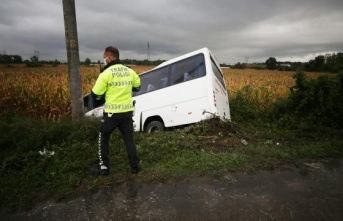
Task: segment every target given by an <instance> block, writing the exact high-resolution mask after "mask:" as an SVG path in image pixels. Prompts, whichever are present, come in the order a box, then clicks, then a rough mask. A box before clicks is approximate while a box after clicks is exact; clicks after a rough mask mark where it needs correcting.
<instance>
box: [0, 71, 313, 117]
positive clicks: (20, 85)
mask: <svg viewBox="0 0 343 221" xmlns="http://www.w3.org/2000/svg"><path fill="white" fill-rule="evenodd" d="M132 68H133V69H134V70H135V71H136V72H138V73H143V72H145V71H148V70H150V69H152V68H153V67H152V66H132ZM223 72H224V75H225V78H226V84H227V86H228V88H229V97H230V99H233V98H235V96H236V94H237V92H238V91H241V92H242V91H243V93H244V96H246V97H248V98H249V99H252V100H254V101H256V102H257V103H258V104H259V106H261V107H266V106H269V105H271V104H272V103H274V102H275V101H276V100H277V99H279V98H285V97H287V95H288V93H289V88H290V87H291V86H293V85H294V79H293V78H292V76H293V74H294V72H280V71H269V70H253V69H245V70H241V69H227V68H224V69H223ZM67 73H68V70H67V66H66V65H59V66H57V67H51V66H49V67H40V68H28V67H11V68H6V67H3V66H2V67H0V81H1V83H2V84H1V88H0V93H1V95H2V96H1V98H0V100H1V106H0V114H3V113H4V112H6V111H7V110H9V109H12V110H13V109H14V110H17V111H19V112H25V113H28V114H30V115H32V116H35V117H37V118H40V119H60V118H61V117H64V116H68V115H70V113H71V110H70V94H69V83H68V74H67ZM98 74H99V66H90V67H85V66H81V75H82V82H83V85H82V87H83V93H84V94H87V93H88V92H89V91H90V90H91V88H92V86H93V85H94V83H95V80H96V78H97V76H98ZM318 75H319V74H315V73H311V74H310V76H313V77H316V76H318Z"/></svg>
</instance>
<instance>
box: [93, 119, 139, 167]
mask: <svg viewBox="0 0 343 221" xmlns="http://www.w3.org/2000/svg"><path fill="white" fill-rule="evenodd" d="M132 113H133V112H126V113H114V114H108V113H104V115H103V119H102V121H101V124H100V133H99V159H100V165H101V166H106V167H107V168H109V157H108V155H109V139H110V135H111V134H112V133H113V131H114V130H115V129H116V128H118V129H119V131H120V133H121V135H122V138H123V140H124V142H125V147H126V152H127V156H128V159H129V162H130V166H131V168H136V167H137V166H138V163H139V158H138V156H137V151H136V145H135V143H134V140H133V121H132Z"/></svg>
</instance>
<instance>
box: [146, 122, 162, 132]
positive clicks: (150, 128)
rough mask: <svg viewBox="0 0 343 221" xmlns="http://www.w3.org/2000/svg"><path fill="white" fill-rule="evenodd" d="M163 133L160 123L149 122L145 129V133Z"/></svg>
mask: <svg viewBox="0 0 343 221" xmlns="http://www.w3.org/2000/svg"><path fill="white" fill-rule="evenodd" d="M160 131H164V125H163V123H162V122H160V121H156V120H155V121H151V122H150V123H149V124H148V125H147V126H146V128H145V132H146V133H153V132H160Z"/></svg>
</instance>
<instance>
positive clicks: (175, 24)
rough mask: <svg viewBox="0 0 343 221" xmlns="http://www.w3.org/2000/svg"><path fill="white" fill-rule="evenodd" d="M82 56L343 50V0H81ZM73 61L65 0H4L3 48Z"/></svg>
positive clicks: (229, 60) (254, 58) (307, 55)
mask: <svg viewBox="0 0 343 221" xmlns="http://www.w3.org/2000/svg"><path fill="white" fill-rule="evenodd" d="M75 5H76V19H77V29H78V43H79V50H80V60H81V61H84V60H85V59H86V58H87V57H88V58H90V59H91V60H92V61H98V60H101V61H102V60H103V59H102V51H103V50H104V48H105V47H106V46H109V45H115V46H117V47H118V48H119V50H120V53H121V54H120V56H121V58H122V59H125V58H128V59H147V58H148V47H147V45H148V42H149V46H150V47H149V48H150V50H149V55H150V60H158V59H162V60H168V59H171V58H174V57H176V56H179V55H182V54H184V53H187V52H191V51H194V50H197V49H200V48H203V47H208V48H209V49H210V50H211V51H212V52H213V53H214V54H215V55H216V57H217V58H218V60H219V62H220V63H226V64H235V63H237V62H246V61H248V62H249V63H251V62H264V61H266V60H267V59H268V58H269V57H275V58H276V59H277V60H278V61H302V62H305V61H309V60H310V59H314V58H315V56H318V55H325V54H326V53H335V52H343V0H212V1H205V0H124V1H123V0H122V1H116V0H96V1H94V0H75ZM34 51H39V58H40V60H55V59H58V60H60V61H66V60H67V59H66V57H67V56H66V46H65V32H64V17H63V7H62V0H0V53H1V54H4V53H6V54H18V55H21V56H22V57H23V58H24V59H27V58H30V57H31V56H33V55H34Z"/></svg>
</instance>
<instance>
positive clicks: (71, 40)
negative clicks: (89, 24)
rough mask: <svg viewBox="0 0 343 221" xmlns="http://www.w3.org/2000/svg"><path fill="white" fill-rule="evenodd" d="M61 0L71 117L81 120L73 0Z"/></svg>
mask: <svg viewBox="0 0 343 221" xmlns="http://www.w3.org/2000/svg"><path fill="white" fill-rule="evenodd" d="M62 1H63V14H64V27H65V36H66V46H67V59H68V71H69V89H70V97H71V112H72V119H73V120H81V119H82V118H83V117H84V110H83V95H82V84H81V73H80V58H79V46H78V39H77V26H76V13H75V1H74V0H62Z"/></svg>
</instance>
